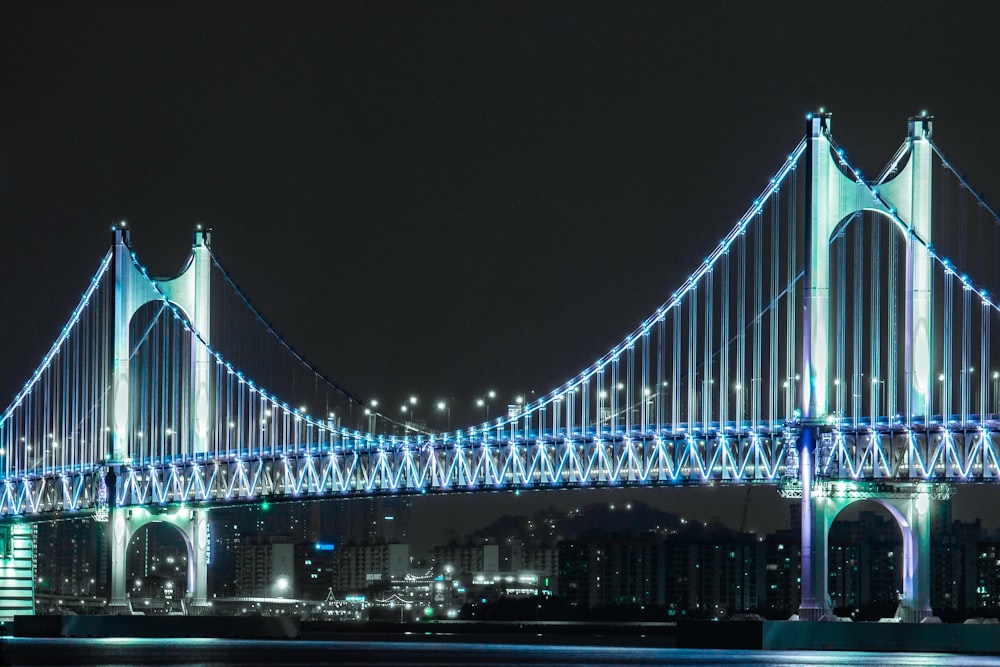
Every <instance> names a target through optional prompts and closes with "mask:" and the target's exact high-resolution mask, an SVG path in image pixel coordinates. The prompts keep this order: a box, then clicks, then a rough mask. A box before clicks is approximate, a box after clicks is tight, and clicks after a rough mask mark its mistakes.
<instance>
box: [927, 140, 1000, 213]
mask: <svg viewBox="0 0 1000 667" xmlns="http://www.w3.org/2000/svg"><path fill="white" fill-rule="evenodd" d="M927 143H929V144H930V145H931V149H933V151H934V154H935V155H937V156H938V157H939V158H941V162H943V163H944V166H945V167H947V168H948V170H949V171H951V173H953V174H955V177H956V178H957V179H958V180H959V181H961V182H962V185H964V186H965V187H966V189H967V190H968V191H969V192H971V193H972V196H973V197H975V198H976V201H978V202H979V203H980V205H982V207H983V208H985V209H986V210H987V211H989V212H990V215H992V216H993V219H994V220H995V221H996V222H1000V213H997V210H996V209H995V208H993V207H992V206H990V205H989V202H987V201H986V198H985V197H984V196H983V194H982V193H981V192H979V191H978V190H976V189H975V188H974V187H972V185H971V184H970V183H969V180H968V179H967V178H966V177H965V174H963V173H962V172H960V171H959V170H958V169H956V168H955V167H954V165H952V163H951V161H950V160H948V158H946V157H945V155H944V153H942V152H941V150H940V149H939V148H938V147H937V145H936V144H935V143H934V142H933V141H931V140H930V139H928V140H927Z"/></svg>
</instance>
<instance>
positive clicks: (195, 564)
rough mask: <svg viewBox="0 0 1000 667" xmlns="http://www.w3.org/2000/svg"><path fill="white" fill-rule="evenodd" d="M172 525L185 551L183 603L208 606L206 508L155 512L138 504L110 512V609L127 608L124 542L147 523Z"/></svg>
mask: <svg viewBox="0 0 1000 667" xmlns="http://www.w3.org/2000/svg"><path fill="white" fill-rule="evenodd" d="M157 522H160V523H167V524H170V525H172V526H174V527H175V528H176V529H177V530H178V531H179V532H180V534H181V536H182V537H183V538H184V544H185V546H186V547H187V553H188V563H187V565H188V571H187V595H186V597H187V605H188V608H189V610H191V611H194V612H195V613H197V612H198V610H199V609H201V608H204V607H207V606H208V599H207V591H208V510H207V509H205V508H197V509H191V508H188V507H179V508H172V510H164V511H162V512H158V511H156V510H148V509H145V508H142V507H116V508H115V509H114V510H112V512H111V531H110V539H111V601H110V602H109V603H108V608H109V611H110V612H111V613H127V612H128V611H129V610H130V604H129V597H128V592H127V591H128V582H127V581H126V579H125V562H126V558H127V554H128V545H129V542H130V541H131V540H132V538H133V537H134V536H135V534H136V533H137V532H138V531H139V530H140V529H141V528H143V527H145V526H146V525H148V524H151V523H157Z"/></svg>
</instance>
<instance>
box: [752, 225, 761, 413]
mask: <svg viewBox="0 0 1000 667" xmlns="http://www.w3.org/2000/svg"><path fill="white" fill-rule="evenodd" d="M763 219H764V217H763V213H762V211H761V209H760V208H758V209H757V215H755V216H754V221H753V227H752V229H753V255H754V257H753V375H752V377H751V378H750V392H751V395H752V399H753V409H752V411H751V417H750V419H751V423H752V424H753V432H754V433H756V432H757V426H758V422H759V421H760V412H761V410H760V391H761V385H762V384H763V378H762V377H761V374H760V373H761V370H760V362H761V337H762V336H763V320H764V314H763V308H764V304H763V297H762V286H763V281H764V277H763V273H764V272H763V268H762V263H763V260H764V257H763V252H762V251H761V245H762V239H761V237H762V236H763V235H764V229H763V228H764V225H763Z"/></svg>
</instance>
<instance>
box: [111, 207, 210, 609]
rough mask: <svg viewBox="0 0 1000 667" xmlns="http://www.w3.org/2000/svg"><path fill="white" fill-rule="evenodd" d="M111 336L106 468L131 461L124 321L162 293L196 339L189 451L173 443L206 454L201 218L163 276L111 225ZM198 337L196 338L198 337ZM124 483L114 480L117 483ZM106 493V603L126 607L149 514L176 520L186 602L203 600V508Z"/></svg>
mask: <svg viewBox="0 0 1000 667" xmlns="http://www.w3.org/2000/svg"><path fill="white" fill-rule="evenodd" d="M114 237H115V238H114V260H113V262H114V343H113V354H114V358H113V367H112V377H113V378H114V380H113V381H114V397H113V408H112V414H113V424H114V426H113V428H112V431H111V447H112V458H111V460H110V461H109V462H108V464H109V468H110V469H111V471H112V472H113V473H114V474H115V475H116V477H117V478H119V479H123V477H124V474H125V473H124V470H123V466H129V465H131V464H132V460H133V455H132V447H131V445H132V443H131V442H130V438H129V436H130V432H131V428H130V425H131V423H132V415H131V410H132V409H133V404H134V402H133V400H132V396H131V393H132V392H131V388H130V373H129V365H130V364H129V361H130V350H131V341H130V324H131V322H132V318H133V317H134V316H135V314H136V313H137V312H138V311H139V309H140V308H142V307H143V306H144V305H146V304H147V303H150V302H157V301H162V300H164V299H166V300H167V301H168V302H169V303H172V304H174V305H175V306H177V307H178V308H179V309H180V310H181V311H182V312H183V313H184V314H185V316H186V317H187V319H188V320H189V321H190V322H191V324H192V325H193V328H194V331H193V332H191V334H190V335H191V336H192V337H194V336H196V335H198V336H200V337H201V338H202V341H194V342H193V343H194V344H192V346H191V349H192V351H193V353H192V355H191V367H190V370H189V373H190V376H191V381H190V387H191V388H192V390H191V391H190V392H189V393H190V395H189V398H188V401H189V410H188V411H187V415H188V418H187V419H188V422H189V423H186V424H182V425H181V426H180V427H181V428H183V429H185V430H186V431H187V432H188V433H189V434H190V439H189V440H186V442H189V443H190V445H189V446H190V451H179V452H177V454H179V455H180V456H182V457H183V456H188V455H193V456H195V457H197V456H198V455H201V456H204V455H205V454H206V453H207V452H208V436H209V430H210V423H211V419H212V405H211V402H210V392H209V371H210V368H211V361H210V359H209V352H208V349H207V344H208V343H209V342H210V341H209V336H210V332H211V309H210V307H211V303H210V300H211V290H210V277H211V267H212V258H211V253H210V245H211V232H210V231H209V230H205V229H202V228H201V225H199V226H198V227H197V228H196V230H195V233H194V243H193V245H192V248H191V255H190V257H189V259H188V262H187V264H186V266H185V267H184V268H183V269H182V270H181V272H180V273H179V274H178V275H177V276H175V277H173V278H168V279H156V280H150V279H149V277H147V276H144V275H142V274H141V273H140V270H139V269H138V268H137V266H136V264H135V263H134V262H133V261H132V257H131V255H132V249H131V247H130V245H129V232H128V230H127V229H126V228H125V227H124V225H120V226H118V227H116V228H115V230H114ZM199 342H200V343H203V344H198V343H199ZM122 486H123V485H119V487H118V488H119V489H120V488H122ZM117 496H118V497H116V498H112V499H109V500H112V503H111V504H112V509H111V531H110V535H111V603H110V606H111V608H112V609H124V608H128V598H127V592H126V591H127V587H126V578H125V563H126V555H127V549H128V544H129V541H130V540H131V538H132V537H133V536H134V535H135V534H136V532H137V531H139V530H140V529H141V528H143V527H144V526H146V525H147V524H150V523H154V522H164V523H167V524H168V525H172V526H174V527H175V528H177V529H178V530H179V531H180V533H181V535H182V536H183V538H184V543H185V545H186V546H187V551H188V579H187V581H188V591H187V592H188V594H189V596H190V598H191V604H192V605H195V606H204V605H205V604H206V585H207V553H208V544H207V540H208V537H207V532H208V530H207V513H208V510H207V509H204V508H197V509H188V508H185V507H181V508H171V509H170V510H169V511H162V512H161V511H157V510H156V509H152V510H151V509H146V508H141V507H140V508H126V507H120V506H119V505H120V504H121V500H122V496H123V494H121V493H119V494H117Z"/></svg>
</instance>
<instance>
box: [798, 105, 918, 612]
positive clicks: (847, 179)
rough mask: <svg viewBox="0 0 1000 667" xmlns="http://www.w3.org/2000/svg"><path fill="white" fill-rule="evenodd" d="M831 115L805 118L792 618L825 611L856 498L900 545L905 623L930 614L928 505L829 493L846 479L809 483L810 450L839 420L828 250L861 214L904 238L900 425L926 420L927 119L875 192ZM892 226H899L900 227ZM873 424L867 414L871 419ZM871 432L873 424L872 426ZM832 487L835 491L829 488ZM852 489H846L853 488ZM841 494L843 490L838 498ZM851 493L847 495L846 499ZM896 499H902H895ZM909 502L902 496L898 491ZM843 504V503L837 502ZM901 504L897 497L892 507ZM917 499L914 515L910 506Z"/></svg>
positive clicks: (813, 468) (873, 493)
mask: <svg viewBox="0 0 1000 667" xmlns="http://www.w3.org/2000/svg"><path fill="white" fill-rule="evenodd" d="M831 118H832V116H831V114H829V113H825V112H820V113H815V114H809V115H808V116H807V123H806V139H807V149H806V150H807V152H806V156H805V157H806V161H805V166H806V170H807V172H806V173H807V177H806V180H807V187H806V202H805V210H806V224H805V252H806V257H805V294H804V297H803V311H804V312H803V331H802V362H803V368H804V371H805V373H804V375H805V380H806V381H805V382H804V383H803V396H802V424H803V428H802V430H801V432H800V437H799V441H798V443H797V445H796V449H797V450H798V455H799V462H800V463H799V481H798V487H799V492H798V493H799V497H800V498H801V500H802V593H801V606H800V608H799V617H800V618H801V619H803V620H819V619H821V618H823V617H826V616H828V615H830V614H832V610H831V608H830V599H829V595H828V587H829V580H828V577H829V571H828V564H827V560H828V558H829V554H828V553H827V547H828V545H827V538H828V535H829V530H830V526H831V525H832V523H833V520H834V518H835V517H836V516H837V514H838V513H839V512H840V511H841V510H842V509H843V508H844V507H846V506H847V505H848V504H850V503H852V502H855V500H857V499H860V498H870V499H872V500H876V501H877V502H880V503H881V504H883V505H885V506H886V507H887V508H888V509H889V511H890V512H891V513H892V514H893V516H894V517H896V520H897V522H898V523H899V525H900V529H901V530H902V532H903V539H904V559H905V563H904V581H903V589H904V590H903V599H902V601H901V603H900V609H901V610H903V612H902V614H903V617H905V620H919V619H920V618H923V617H925V616H928V615H930V613H931V612H930V602H929V597H928V595H929V590H928V589H929V585H930V583H929V579H928V576H927V572H928V568H929V556H930V555H929V553H928V550H927V540H928V532H929V530H930V528H929V523H928V518H927V517H928V514H927V512H926V506H927V505H926V503H927V500H926V498H925V497H924V496H921V495H920V493H918V492H916V491H913V490H912V489H911V490H910V491H906V490H905V489H904V490H903V491H900V490H899V488H894V490H893V491H891V492H886V493H883V492H881V491H878V490H875V489H869V490H868V491H866V492H865V494H867V495H864V494H863V495H861V496H856V495H854V496H852V495H850V494H848V495H837V494H840V493H841V489H842V487H841V486H838V485H843V484H845V482H833V481H827V480H823V479H816V476H815V475H816V472H817V471H818V469H819V466H818V465H817V464H818V453H819V448H818V447H817V446H816V445H817V441H818V440H819V437H820V429H821V427H822V426H821V425H822V424H824V423H825V422H826V420H827V419H832V420H834V422H835V423H838V424H839V421H837V420H839V418H840V415H833V414H831V413H830V407H829V395H830V391H831V388H832V387H833V384H834V378H833V377H832V376H831V373H830V359H831V358H832V356H833V354H834V344H833V341H832V336H831V331H830V243H831V240H832V239H833V238H834V237H835V236H836V235H838V234H840V233H842V231H843V229H844V227H845V226H846V225H849V224H851V222H852V221H853V220H854V219H856V217H857V214H858V213H861V212H863V211H873V212H875V213H878V214H882V215H883V216H886V217H887V219H888V220H889V221H890V224H891V226H892V227H893V228H894V229H896V230H897V231H899V232H900V233H902V234H904V236H905V241H906V267H905V271H906V288H905V293H904V295H903V299H904V306H905V317H906V323H905V329H904V331H905V333H904V335H905V347H906V349H905V351H904V365H905V375H906V382H905V386H906V393H905V396H906V398H905V399H904V400H905V410H906V416H907V418H911V417H913V416H917V415H920V416H924V418H925V419H926V420H928V421H929V418H930V410H931V405H932V397H931V389H932V385H933V383H932V381H931V373H932V363H931V330H932V324H931V313H932V307H933V304H932V302H931V295H932V272H931V266H930V259H929V257H928V256H927V254H926V253H917V252H914V250H915V245H916V242H917V240H918V239H919V240H921V241H922V242H923V243H924V244H930V243H931V159H932V155H933V148H932V146H931V144H930V141H929V139H930V136H931V128H932V120H933V118H932V117H930V116H921V117H917V118H911V119H909V121H908V125H907V142H908V144H909V146H908V147H909V159H908V160H907V161H906V163H905V164H903V165H902V166H901V167H899V168H898V170H897V171H896V172H895V174H894V175H893V176H892V177H891V178H886V179H885V180H883V181H881V182H880V183H877V184H875V185H877V191H876V192H877V193H878V194H877V195H875V196H872V195H871V194H870V193H869V191H868V189H869V185H870V184H868V183H866V182H865V181H863V180H862V176H861V174H860V173H858V172H855V173H854V174H850V173H849V172H848V171H847V170H846V169H844V167H845V165H846V163H844V162H843V161H842V156H843V154H842V153H841V152H840V151H838V150H835V149H834V145H833V144H832V142H831V135H830V127H831ZM897 220H900V221H902V222H903V223H904V224H905V226H906V229H905V230H902V229H900V227H899V225H898V223H897V222H896V221H897ZM872 419H873V422H874V416H873V417H872ZM872 426H873V427H874V423H873V424H872ZM831 484H832V485H833V486H831ZM852 488H853V487H852ZM845 493H846V492H845ZM852 493H854V492H852ZM899 493H904V496H899V495H898V494H899ZM907 493H908V494H909V495H905V494H907ZM840 498H843V499H845V500H846V502H845V501H842V500H839V499H840ZM900 498H904V499H905V502H904V500H899V499H900ZM918 499H921V500H920V508H922V510H923V511H920V512H918V511H916V509H915V507H916V505H915V503H917V500H918Z"/></svg>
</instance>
